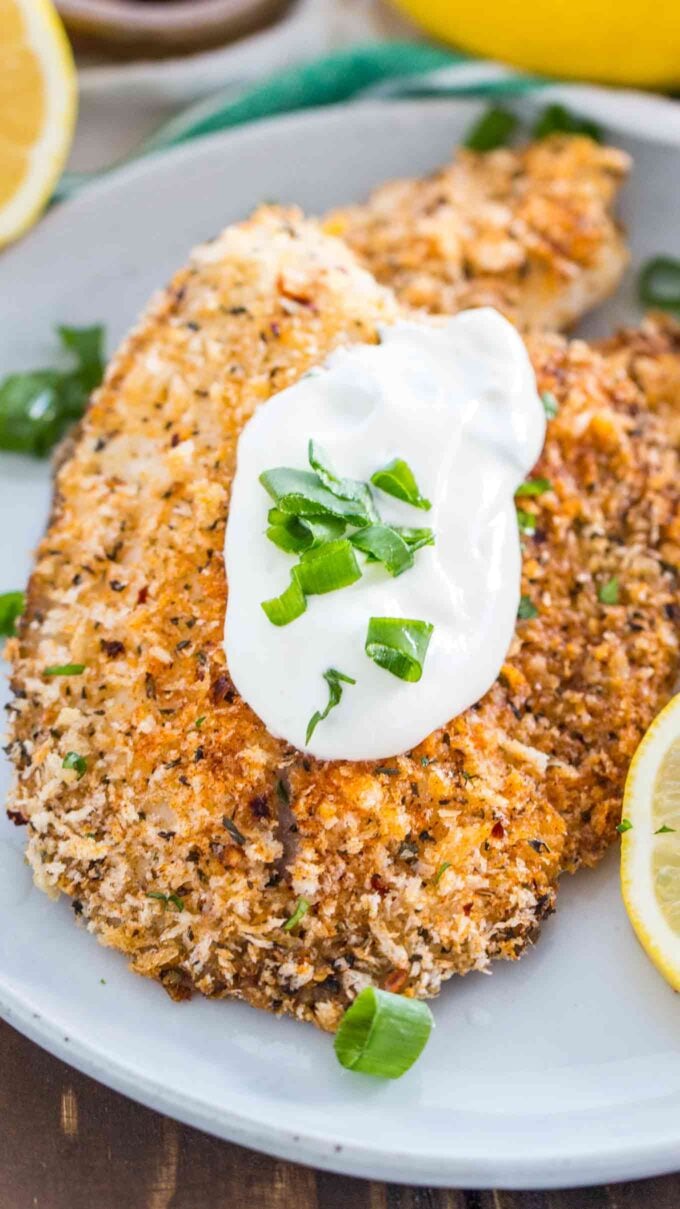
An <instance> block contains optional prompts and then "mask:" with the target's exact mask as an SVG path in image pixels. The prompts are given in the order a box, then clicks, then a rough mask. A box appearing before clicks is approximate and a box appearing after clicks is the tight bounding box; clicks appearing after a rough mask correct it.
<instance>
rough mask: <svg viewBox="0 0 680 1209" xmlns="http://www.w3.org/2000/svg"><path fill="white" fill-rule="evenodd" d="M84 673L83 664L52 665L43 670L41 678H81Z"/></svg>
mask: <svg viewBox="0 0 680 1209" xmlns="http://www.w3.org/2000/svg"><path fill="white" fill-rule="evenodd" d="M84 671H85V664H84V663H54V664H53V665H52V666H51V667H46V668H43V676H82V674H83V672H84Z"/></svg>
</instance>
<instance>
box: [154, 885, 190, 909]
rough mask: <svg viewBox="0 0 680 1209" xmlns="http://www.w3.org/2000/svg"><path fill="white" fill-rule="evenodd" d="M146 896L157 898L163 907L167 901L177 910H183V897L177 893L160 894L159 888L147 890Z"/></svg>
mask: <svg viewBox="0 0 680 1209" xmlns="http://www.w3.org/2000/svg"><path fill="white" fill-rule="evenodd" d="M146 897H147V898H156V899H158V901H159V903H162V904H163V906H164V907H167V905H168V903H172V905H173V906H174V907H176V908H177V910H178V911H183V910H184V899H183V898H180V896H179V894H161V892H160V890H148V891H147V894H146Z"/></svg>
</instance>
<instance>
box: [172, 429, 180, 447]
mask: <svg viewBox="0 0 680 1209" xmlns="http://www.w3.org/2000/svg"><path fill="white" fill-rule="evenodd" d="M179 441H180V436H179V433H178V432H173V434H172V439H171V441H170V448H171V449H176V448H177V446H178V445H179Z"/></svg>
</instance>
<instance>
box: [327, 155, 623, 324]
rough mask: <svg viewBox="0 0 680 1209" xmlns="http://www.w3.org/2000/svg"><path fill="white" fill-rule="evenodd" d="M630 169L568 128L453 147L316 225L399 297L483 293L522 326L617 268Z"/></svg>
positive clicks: (441, 300)
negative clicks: (620, 209) (515, 140)
mask: <svg viewBox="0 0 680 1209" xmlns="http://www.w3.org/2000/svg"><path fill="white" fill-rule="evenodd" d="M628 170H629V159H628V156H626V155H625V153H623V152H621V151H618V150H616V149H614V148H611V147H601V146H599V145H598V144H597V143H594V142H593V141H592V140H591V139H589V138H585V137H582V136H574V135H553V136H552V137H550V138H546V139H542V140H541V141H539V142H536V143H531V144H529V146H527V147H524V148H522V149H519V150H510V149H507V148H502V149H500V150H498V151H492V152H486V153H483V154H480V153H476V152H472V151H465V150H460V151H458V152H457V153H456V156H455V158H454V160H453V163H452V164H450V165H448V166H446V167H445V168H442V169H441V170H440V171H438V172H435V173H433V174H432V175H431V176H429V177H426V178H425V179H423V180H401V181H391V182H390V183H388V184H385V185H382V186H381V187H380V188H378V189H376V190H375V192H374V193H373V194H372V195H371V197H370V198H369V200H368V202H366V203H365V204H364V205H357V206H349V207H347V208H346V209H344V210H338V211H335V212H334V213H332V214H330V215H329V216H328V217H327V218H326V220H325V224H324V226H325V229H326V230H327V231H328V232H329V233H331V234H334V235H340V236H341V237H342V238H343V239H344V240H345V241H346V242H347V243H348V244H349V246H350V247H351V248H352V250H353V251H354V252H355V253H356V255H357V256H358V257H359V259H360V261H361V263H362V264H364V265H365V266H366V268H368V269H370V271H371V272H372V273H373V274H374V275H375V277H376V278H377V279H378V281H380V282H382V283H383V284H385V285H389V286H390V287H391V288H392V289H393V290H394V292H395V293H396V295H397V297H398V298H399V300H400V301H401V302H402V303H403V304H404V305H407V306H411V307H422V308H424V309H425V310H427V311H430V312H442V313H445V314H452V313H453V312H455V311H459V310H462V309H464V308H465V307H469V306H484V305H489V306H495V307H497V308H498V309H499V310H501V311H503V313H504V314H506V315H507V316H508V317H509V318H511V319H513V320H514V321H515V322H517V323H519V325H520V326H521V327H525V328H540V329H546V330H548V329H560V328H563V327H568V326H569V325H570V324H571V323H573V322H574V321H575V320H576V319H578V318H579V317H580V316H581V315H582V314H583V313H584V312H585V311H587V310H589V309H590V308H591V307H593V306H595V305H596V304H597V303H598V302H599V301H601V300H602V299H603V298H605V297H607V296H608V295H609V294H610V293H611V292H612V291H613V290H614V289H615V287H616V285H617V284H618V282H619V280H620V277H621V274H622V272H623V269H624V268H625V265H626V262H627V259H628V256H627V251H626V247H625V244H624V241H623V238H622V236H621V233H620V231H619V230H618V227H617V225H616V222H615V220H614V219H613V217H612V213H611V209H612V204H613V202H614V200H615V197H616V193H617V191H618V189H619V187H620V185H621V183H622V181H623V180H624V179H625V177H626V175H627V173H628Z"/></svg>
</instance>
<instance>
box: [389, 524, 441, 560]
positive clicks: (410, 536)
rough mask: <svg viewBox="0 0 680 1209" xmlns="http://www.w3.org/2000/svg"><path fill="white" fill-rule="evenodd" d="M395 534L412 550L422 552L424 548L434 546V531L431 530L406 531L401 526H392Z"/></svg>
mask: <svg viewBox="0 0 680 1209" xmlns="http://www.w3.org/2000/svg"><path fill="white" fill-rule="evenodd" d="M393 528H394V531H395V533H398V534H399V536H400V537H403V539H404V541H405V542H406V545H407V546H409V547H410V548H411V550H413V553H414V554H415V552H416V550H422V549H423V547H424V546H433V545H434V530H433V529H406V528H404V526H403V525H394V526H393Z"/></svg>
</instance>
